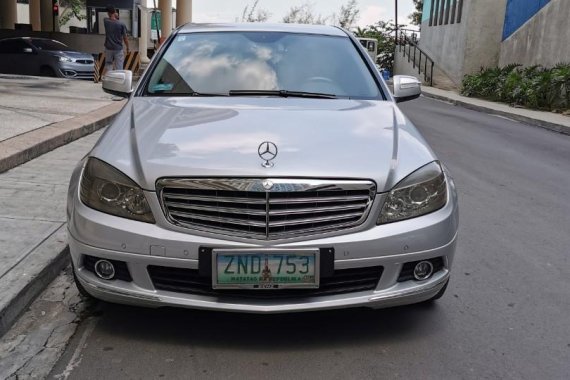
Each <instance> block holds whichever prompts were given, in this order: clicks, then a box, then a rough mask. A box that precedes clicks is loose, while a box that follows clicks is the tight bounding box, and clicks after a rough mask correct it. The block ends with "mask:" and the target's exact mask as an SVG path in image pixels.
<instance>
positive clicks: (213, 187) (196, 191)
mask: <svg viewBox="0 0 570 380" xmlns="http://www.w3.org/2000/svg"><path fill="white" fill-rule="evenodd" d="M394 85H395V90H394V95H392V94H391V93H390V91H389V90H388V88H387V86H386V84H385V82H384V81H383V79H382V78H381V76H380V74H379V72H378V70H376V69H375V67H374V62H373V61H372V59H371V58H370V57H369V56H368V55H367V52H366V50H364V49H363V47H362V46H361V45H360V43H359V42H358V40H357V39H355V38H354V37H353V36H352V35H351V34H349V33H348V32H346V31H344V30H342V29H339V28H335V27H329V26H300V25H270V24H229V25H228V24H219V25H214V24H208V25H188V26H185V27H182V28H180V29H177V30H176V31H174V32H173V34H172V35H171V36H170V37H169V39H168V40H167V41H166V42H165V43H164V45H163V46H162V48H161V50H160V51H159V52H158V53H157V55H156V56H155V58H154V59H153V61H152V62H151V63H150V66H149V68H148V70H147V71H146V73H145V74H144V75H143V77H142V78H141V80H140V82H139V83H138V85H137V87H136V89H135V90H134V91H132V90H131V86H132V73H131V72H130V71H112V72H109V73H108V74H107V75H106V76H105V77H104V79H103V88H104V89H105V90H106V91H107V92H110V93H112V94H115V95H121V96H124V97H128V98H129V101H128V102H127V104H126V105H125V107H124V109H123V110H122V111H121V112H120V113H119V115H118V116H117V117H116V119H115V120H114V122H113V123H112V124H111V125H110V126H109V128H108V129H107V130H106V132H105V133H104V134H103V136H102V137H101V139H100V140H99V141H98V143H97V144H96V146H95V147H94V148H93V150H92V151H91V152H90V153H89V154H88V155H87V156H86V157H85V158H84V159H83V160H82V161H81V162H80V163H79V165H78V166H77V168H76V169H75V171H74V173H73V175H72V178H71V182H70V187H69V196H68V208H67V214H68V229H69V247H70V253H71V258H72V262H73V267H74V275H75V279H76V284H77V286H78V288H79V289H80V291H81V292H82V293H83V294H84V295H86V296H94V297H96V298H99V299H102V300H106V301H110V302H118V303H126V304H133V305H143V306H151V307H160V306H180V307H189V308H199V309H214V310H225V311H240V312H256V313H277V312H289V311H308V310H318V309H334V308H344V307H356V306H364V307H372V308H382V307H387V306H395V305H403V304H410V303H417V302H424V301H433V300H435V299H437V298H439V297H441V296H442V295H443V293H444V291H445V289H446V287H447V283H448V281H449V277H450V270H451V266H452V262H453V257H454V252H455V243H456V239H457V227H458V211H457V199H456V192H455V186H454V183H453V180H452V178H451V177H450V175H449V173H448V171H447V170H446V169H445V166H444V165H443V164H442V163H441V162H440V161H439V160H438V159H437V157H436V156H435V154H434V153H433V151H432V150H431V149H430V147H429V146H428V144H427V143H426V142H425V140H424V139H423V137H422V136H421V135H420V133H419V132H418V131H417V130H416V128H415V127H414V126H413V125H412V123H411V122H410V121H409V120H408V119H407V118H406V117H405V116H404V115H403V114H402V112H401V111H400V110H399V109H398V107H397V105H396V103H397V102H399V101H404V100H409V99H413V98H417V97H418V96H419V95H420V92H421V89H420V83H419V82H418V81H417V80H416V79H415V78H413V77H404V76H395V77H394Z"/></svg>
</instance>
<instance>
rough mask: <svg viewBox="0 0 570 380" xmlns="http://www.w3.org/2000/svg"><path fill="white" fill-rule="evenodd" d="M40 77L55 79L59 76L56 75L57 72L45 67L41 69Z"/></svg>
mask: <svg viewBox="0 0 570 380" xmlns="http://www.w3.org/2000/svg"><path fill="white" fill-rule="evenodd" d="M40 75H41V76H42V77H51V78H55V77H56V76H57V75H55V71H54V70H53V69H52V68H51V67H49V66H43V67H42V68H41V69H40Z"/></svg>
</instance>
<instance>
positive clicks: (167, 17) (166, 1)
mask: <svg viewBox="0 0 570 380" xmlns="http://www.w3.org/2000/svg"><path fill="white" fill-rule="evenodd" d="M159 1H160V2H159V5H158V8H159V9H160V22H161V24H162V25H161V28H160V39H161V40H162V41H164V40H165V39H166V38H168V36H170V33H171V32H172V0H159ZM162 41H161V42H162Z"/></svg>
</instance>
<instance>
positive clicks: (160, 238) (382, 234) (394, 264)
mask: <svg viewBox="0 0 570 380" xmlns="http://www.w3.org/2000/svg"><path fill="white" fill-rule="evenodd" d="M448 186H449V188H448V190H449V194H451V196H450V199H449V201H448V203H447V204H446V205H445V206H444V207H443V208H442V209H440V210H438V211H436V212H433V213H431V214H428V215H425V216H422V217H419V218H414V219H410V220H407V221H402V222H397V223H391V224H387V225H381V226H376V225H375V220H376V217H377V214H375V213H372V214H371V216H370V217H369V223H368V225H365V226H362V228H360V229H357V230H356V231H353V232H350V233H345V234H340V235H325V236H323V235H317V236H316V237H307V238H304V239H292V240H284V241H263V242H261V241H251V240H243V239H242V240H239V239H235V238H229V237H221V236H217V235H213V234H205V233H198V232H193V231H191V230H187V229H179V228H176V227H174V226H172V225H169V224H168V222H167V221H166V220H165V218H164V214H163V213H162V211H161V208H160V205H159V203H158V199H157V198H156V195H155V194H154V193H150V192H149V193H147V199H148V200H149V204H150V206H151V209H152V211H153V214H154V216H155V219H156V224H148V223H141V222H135V221H131V220H127V219H123V218H118V217H114V216H110V215H107V214H104V213H101V212H98V211H95V210H93V209H90V208H88V207H87V206H85V205H83V204H82V203H81V202H80V201H79V197H78V196H75V197H74V196H73V193H75V194H77V192H76V189H73V190H72V191H71V196H72V197H73V199H72V200H71V204H70V206H71V207H70V208H69V210H68V211H69V224H68V228H69V246H70V252H71V257H72V260H73V264H74V268H75V271H76V275H77V279H78V281H79V282H80V283H81V284H82V285H83V287H84V288H85V289H86V291H87V292H89V293H90V294H92V295H93V296H95V297H96V298H99V299H102V300H105V301H109V302H116V303H124V304H130V305H138V306H147V307H161V306H177V307H187V308H196V309H209V310H221V311H235V312H251V313H283V312H295V311H310V310H323V309H336V308H347V307H371V308H383V307H391V306H399V305H406V304H412V303H417V302H422V301H425V300H428V299H430V298H432V297H433V296H435V295H436V294H437V293H438V292H439V291H440V290H441V289H442V288H443V287H444V286H445V284H446V283H447V281H448V279H449V275H450V268H451V266H452V263H453V257H454V253H455V246H456V241H457V226H458V210H457V199H456V196H455V190H454V188H453V187H454V186H453V182H452V181H451V180H450V181H448ZM375 203H376V201H375ZM381 203H382V199H380V200H378V202H377V204H376V205H375V206H376V207H375V209H376V210H378V209H379V207H378V205H380V204H381ZM202 247H214V248H250V249H259V248H263V249H271V248H275V249H302V248H329V247H330V248H333V249H334V252H335V254H334V255H335V256H334V269H335V270H343V269H353V268H368V267H374V266H382V268H383V270H382V274H381V276H380V279H379V281H378V283H377V285H376V287H375V288H374V289H371V290H368V291H359V292H354V293H343V294H335V295H320V296H303V297H297V298H284V299H257V298H246V297H239V296H223V297H220V296H219V295H215V294H212V295H204V294H189V293H181V292H173V291H165V290H160V289H157V288H156V287H155V285H154V283H153V278H152V277H151V275H150V273H149V270H148V267H149V266H160V267H169V268H185V269H192V270H197V269H198V268H199V250H200V248H202ZM86 256H91V257H95V258H102V259H108V260H117V261H122V262H125V263H126V266H127V268H128V271H129V272H130V275H131V277H132V281H122V280H112V281H106V280H102V279H100V278H98V277H97V276H95V274H94V273H93V272H91V271H89V270H87V269H86V267H85V266H84V258H85V257H86ZM435 258H442V260H443V268H441V269H440V270H439V271H437V272H436V273H434V274H433V276H432V277H431V278H429V279H428V280H425V281H415V280H407V281H401V282H398V278H399V276H400V274H401V272H402V268H403V266H404V264H405V263H409V262H415V261H420V260H429V259H435Z"/></svg>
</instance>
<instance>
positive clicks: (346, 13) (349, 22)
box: [332, 0, 360, 29]
mask: <svg viewBox="0 0 570 380" xmlns="http://www.w3.org/2000/svg"><path fill="white" fill-rule="evenodd" d="M359 17H360V9H359V8H358V1H357V0H349V1H348V3H346V4H345V5H342V6H341V7H340V11H339V13H338V15H336V14H333V16H332V19H333V24H334V25H337V26H340V27H341V28H346V29H350V28H351V27H352V26H353V25H354V24H355V23H356V21H358V18H359Z"/></svg>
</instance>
